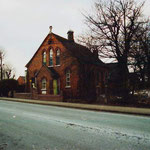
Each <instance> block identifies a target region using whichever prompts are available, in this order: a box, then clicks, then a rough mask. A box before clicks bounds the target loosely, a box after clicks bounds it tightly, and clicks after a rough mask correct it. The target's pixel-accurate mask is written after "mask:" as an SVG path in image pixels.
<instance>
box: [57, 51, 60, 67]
mask: <svg viewBox="0 0 150 150" xmlns="http://www.w3.org/2000/svg"><path fill="white" fill-rule="evenodd" d="M56 65H60V49H58V50H57V51H56Z"/></svg>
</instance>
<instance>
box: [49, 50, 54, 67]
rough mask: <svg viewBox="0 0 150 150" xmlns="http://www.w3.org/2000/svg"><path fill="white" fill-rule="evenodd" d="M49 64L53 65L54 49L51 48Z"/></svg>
mask: <svg viewBox="0 0 150 150" xmlns="http://www.w3.org/2000/svg"><path fill="white" fill-rule="evenodd" d="M49 65H50V66H53V50H52V49H50V52H49Z"/></svg>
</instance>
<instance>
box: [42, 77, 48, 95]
mask: <svg viewBox="0 0 150 150" xmlns="http://www.w3.org/2000/svg"><path fill="white" fill-rule="evenodd" d="M41 82H42V89H41V91H42V94H46V85H47V81H46V79H45V78H44V79H42V81H41ZM43 85H44V86H43Z"/></svg>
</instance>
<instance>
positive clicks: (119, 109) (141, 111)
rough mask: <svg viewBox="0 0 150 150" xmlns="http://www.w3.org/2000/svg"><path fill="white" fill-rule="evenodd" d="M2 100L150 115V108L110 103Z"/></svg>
mask: <svg viewBox="0 0 150 150" xmlns="http://www.w3.org/2000/svg"><path fill="white" fill-rule="evenodd" d="M0 100H7V101H14V102H23V103H32V104H41V105H52V106H60V107H68V108H77V109H86V110H94V111H106V112H116V113H126V114H137V115H147V116H150V109H149V108H136V107H122V106H108V105H107V106H106V105H93V104H81V103H67V102H54V101H43V100H33V99H19V98H6V97H1V98H0Z"/></svg>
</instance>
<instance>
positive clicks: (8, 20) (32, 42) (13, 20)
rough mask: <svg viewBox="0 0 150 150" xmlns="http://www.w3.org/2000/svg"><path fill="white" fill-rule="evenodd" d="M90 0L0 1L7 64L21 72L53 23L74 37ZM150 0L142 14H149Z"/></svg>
mask: <svg viewBox="0 0 150 150" xmlns="http://www.w3.org/2000/svg"><path fill="white" fill-rule="evenodd" d="M92 4H93V0H0V48H3V49H4V50H5V51H6V58H7V63H9V64H11V65H12V66H13V67H14V68H15V71H16V76H17V77H18V76H20V75H24V70H25V69H26V68H25V65H26V64H27V63H28V61H29V60H30V59H31V57H32V56H33V54H34V53H35V52H36V50H37V49H38V47H39V46H40V44H41V43H42V41H43V40H44V38H45V37H46V36H47V34H48V32H49V26H50V25H52V26H53V32H54V33H56V34H58V35H60V36H63V37H67V31H68V30H70V29H71V30H73V31H74V33H75V37H76V36H78V35H79V34H82V33H83V32H84V28H85V25H84V18H83V16H82V14H81V12H83V11H84V10H90V8H91V6H92ZM149 6H150V0H147V1H146V5H145V7H144V13H145V14H146V15H147V16H148V15H150V7H149Z"/></svg>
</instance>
